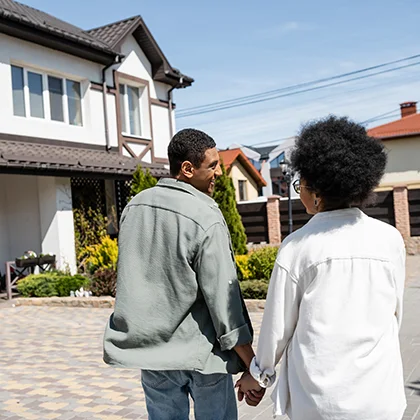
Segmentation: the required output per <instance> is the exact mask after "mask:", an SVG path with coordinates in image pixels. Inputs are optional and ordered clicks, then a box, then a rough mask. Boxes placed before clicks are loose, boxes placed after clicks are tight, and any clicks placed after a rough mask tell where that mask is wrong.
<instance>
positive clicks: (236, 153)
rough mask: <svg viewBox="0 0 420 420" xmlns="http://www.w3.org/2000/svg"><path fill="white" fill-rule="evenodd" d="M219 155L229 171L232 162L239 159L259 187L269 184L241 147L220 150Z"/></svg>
mask: <svg viewBox="0 0 420 420" xmlns="http://www.w3.org/2000/svg"><path fill="white" fill-rule="evenodd" d="M219 156H220V158H221V160H222V161H223V164H224V165H225V168H226V170H227V171H229V170H230V168H231V167H232V164H233V163H234V162H235V161H236V160H237V161H238V162H239V163H240V164H241V165H242V166H243V167H244V168H245V169H246V170H247V171H248V173H249V174H250V175H251V176H252V178H253V179H254V180H255V182H256V183H257V184H258V186H259V187H265V186H266V185H267V183H266V182H265V180H264V178H263V177H262V175H261V174H260V172H259V171H258V170H257V169H256V168H255V166H254V165H253V164H252V163H251V161H250V160H249V159H248V158H247V157H246V156H245V154H244V153H243V152H242V150H241V149H230V150H220V151H219Z"/></svg>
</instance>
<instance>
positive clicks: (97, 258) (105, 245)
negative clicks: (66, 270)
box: [84, 236, 118, 274]
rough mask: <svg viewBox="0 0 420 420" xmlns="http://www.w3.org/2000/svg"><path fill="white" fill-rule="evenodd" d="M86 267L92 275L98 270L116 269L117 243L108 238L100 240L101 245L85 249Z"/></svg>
mask: <svg viewBox="0 0 420 420" xmlns="http://www.w3.org/2000/svg"><path fill="white" fill-rule="evenodd" d="M84 254H85V256H86V259H85V261H86V267H87V269H88V271H89V272H90V273H91V274H93V273H95V272H96V271H97V270H99V269H100V268H110V269H112V270H116V269H117V262H118V243H117V240H116V239H111V238H110V237H109V236H105V237H104V238H102V240H101V243H99V244H97V245H93V246H88V247H86V248H85V251H84Z"/></svg>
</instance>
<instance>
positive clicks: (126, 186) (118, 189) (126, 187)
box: [115, 180, 133, 223]
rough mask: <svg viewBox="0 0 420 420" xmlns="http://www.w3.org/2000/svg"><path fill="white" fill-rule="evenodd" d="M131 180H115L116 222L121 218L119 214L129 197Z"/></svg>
mask: <svg viewBox="0 0 420 420" xmlns="http://www.w3.org/2000/svg"><path fill="white" fill-rule="evenodd" d="M132 183H133V181H132V180H119V181H115V196H116V202H117V217H118V223H119V221H120V219H121V214H122V212H123V210H124V208H125V206H126V205H127V204H128V202H129V201H130V198H131V184H132Z"/></svg>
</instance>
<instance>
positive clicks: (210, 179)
mask: <svg viewBox="0 0 420 420" xmlns="http://www.w3.org/2000/svg"><path fill="white" fill-rule="evenodd" d="M220 175H222V169H221V168H220V161H219V153H218V152H217V149H216V148H215V147H214V148H213V149H207V150H206V153H205V156H204V161H203V162H202V164H201V166H200V167H199V168H196V167H193V168H192V171H191V176H190V177H189V182H190V184H191V185H192V186H193V187H195V188H197V190H199V191H201V192H203V193H204V194H207V195H210V196H211V195H212V194H213V191H214V183H215V181H216V178H217V177H218V176H220Z"/></svg>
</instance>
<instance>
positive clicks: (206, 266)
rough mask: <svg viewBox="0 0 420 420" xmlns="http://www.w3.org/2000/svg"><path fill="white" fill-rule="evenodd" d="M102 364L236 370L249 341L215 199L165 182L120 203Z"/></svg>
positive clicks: (227, 239) (245, 314) (207, 371)
mask: <svg viewBox="0 0 420 420" xmlns="http://www.w3.org/2000/svg"><path fill="white" fill-rule="evenodd" d="M118 246H119V258H118V280H117V297H116V301H115V310H114V313H113V314H112V315H111V318H110V320H109V323H108V325H107V327H106V331H105V338H104V361H105V362H106V363H108V364H111V365H118V366H121V367H134V368H141V369H149V370H196V371H199V372H201V373H205V374H210V373H237V372H240V371H241V370H244V366H243V364H242V362H241V360H240V358H239V357H238V356H237V354H236V352H235V351H234V350H232V349H233V347H235V346H236V345H241V344H246V343H249V342H251V341H252V334H253V332H252V327H251V323H250V320H249V316H248V312H247V310H246V307H245V304H244V301H243V299H242V295H241V292H240V288H239V284H238V280H237V276H236V269H235V258H234V254H233V251H232V246H231V241H230V236H229V231H228V229H227V226H226V222H225V220H224V218H223V216H222V213H221V212H220V210H219V208H218V206H217V204H216V202H215V201H214V200H213V199H212V198H210V197H209V196H207V195H205V194H203V193H201V192H200V191H198V190H197V189H195V188H194V187H193V186H191V185H189V184H187V183H184V182H182V181H177V180H175V179H163V180H161V181H159V183H158V184H157V186H156V187H154V188H151V189H148V190H146V191H143V192H141V193H140V194H138V195H137V196H136V197H134V198H133V199H132V200H131V202H130V203H129V204H128V205H127V207H126V208H125V210H124V212H123V214H122V217H121V228H120V234H119V243H118Z"/></svg>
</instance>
